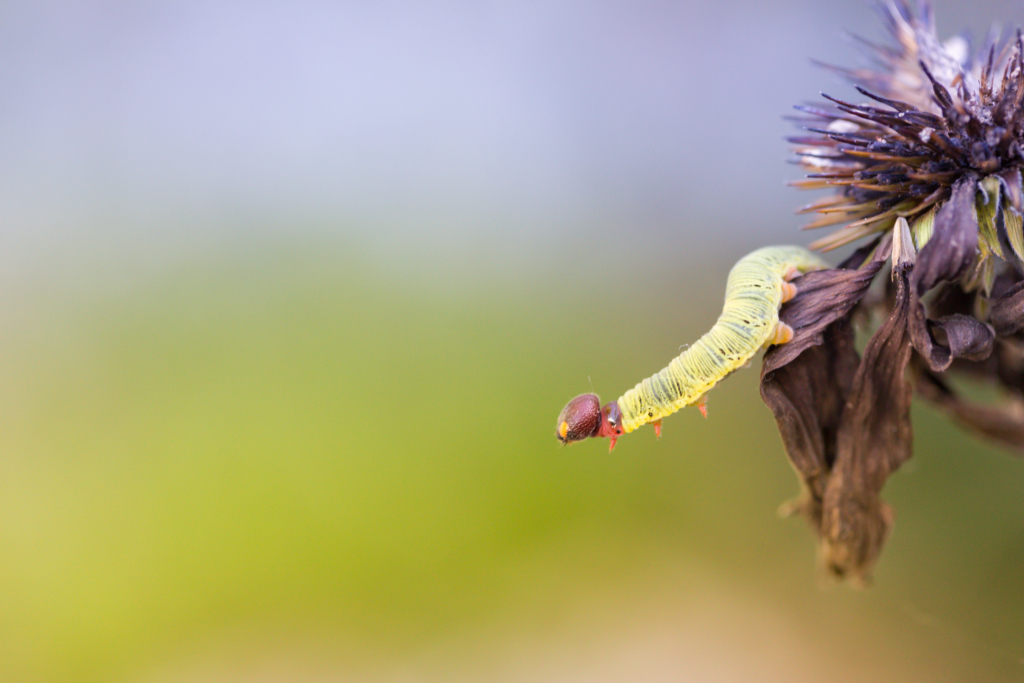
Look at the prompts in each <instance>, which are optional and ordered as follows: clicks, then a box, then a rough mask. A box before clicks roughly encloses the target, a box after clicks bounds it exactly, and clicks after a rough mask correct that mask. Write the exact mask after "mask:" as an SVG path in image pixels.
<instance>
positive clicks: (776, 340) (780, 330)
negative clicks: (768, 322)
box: [768, 320, 794, 344]
mask: <svg viewBox="0 0 1024 683" xmlns="http://www.w3.org/2000/svg"><path fill="white" fill-rule="evenodd" d="M793 334H794V332H793V328H792V327H790V326H789V325H787V324H786V323H784V322H782V321H781V320H780V321H779V323H778V324H777V325H776V326H775V332H773V333H772V336H771V338H770V339H769V340H768V343H769V344H785V343H786V342H789V341H791V340H792V339H793Z"/></svg>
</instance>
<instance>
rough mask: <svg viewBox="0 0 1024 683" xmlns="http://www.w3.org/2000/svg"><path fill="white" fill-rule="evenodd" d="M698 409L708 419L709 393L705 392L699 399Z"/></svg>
mask: <svg viewBox="0 0 1024 683" xmlns="http://www.w3.org/2000/svg"><path fill="white" fill-rule="evenodd" d="M697 410H699V411H700V414H701V415H703V416H704V419H705V420H706V419H708V395H707V394H704V395H703V396H701V397H700V398H698V399H697Z"/></svg>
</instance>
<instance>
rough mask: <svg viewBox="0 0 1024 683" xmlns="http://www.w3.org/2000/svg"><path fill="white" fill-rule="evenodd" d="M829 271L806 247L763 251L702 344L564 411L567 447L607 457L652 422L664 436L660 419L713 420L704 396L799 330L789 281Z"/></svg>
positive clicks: (728, 290)
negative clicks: (793, 323) (602, 440)
mask: <svg viewBox="0 0 1024 683" xmlns="http://www.w3.org/2000/svg"><path fill="white" fill-rule="evenodd" d="M828 267H829V266H828V264H826V263H825V262H824V261H822V260H821V259H820V258H818V257H817V256H816V255H814V254H812V253H811V252H809V251H807V250H806V249H804V248H803V247H793V246H784V247H764V248H763V249H758V250H757V251H755V252H752V253H750V254H747V255H746V256H744V257H743V258H741V259H740V260H739V261H737V262H736V265H734V266H733V268H732V270H731V271H730V272H729V279H728V281H727V282H726V285H725V306H724V308H723V309H722V314H721V315H720V316H719V317H718V321H717V322H716V323H715V325H714V326H713V327H712V328H711V330H710V331H708V332H707V334H705V335H704V336H703V337H701V338H700V339H698V340H697V342H696V343H694V344H693V345H692V346H690V347H689V348H688V349H686V350H685V351H683V352H682V353H681V354H679V356H677V357H676V358H673V359H672V362H671V363H669V364H668V367H666V368H665V369H663V370H662V371H661V372H659V373H657V374H655V375H652V376H651V377H648V378H647V379H645V380H643V381H642V382H640V383H639V384H637V385H636V386H635V387H633V388H632V389H630V390H629V391H627V392H626V393H625V394H623V395H622V396H621V397H619V399H618V400H617V401H613V402H611V403H609V404H607V405H606V406H604V407H603V408H601V407H600V406H601V400H600V399H599V398H598V397H597V395H596V394H582V395H580V396H577V397H576V398H574V399H573V400H571V401H569V403H568V404H567V405H566V406H565V408H563V409H562V412H561V414H559V416H558V422H557V423H556V427H555V433H556V435H557V436H558V440H559V441H561V442H562V443H573V442H574V441H582V440H583V439H586V438H589V437H608V438H609V439H610V440H611V445H610V448H609V449H608V450H609V451H610V450H611V449H613V448H615V441H616V439H618V437H620V436H621V435H623V434H628V433H629V432H632V431H633V430H634V429H637V428H639V427H642V426H643V425H645V424H647V423H649V422H650V423H653V424H654V431H655V434H656V435H658V436H659V437H660V436H661V418H663V417H665V416H667V415H671V414H672V413H674V412H676V411H677V410H679V409H680V408H685V407H686V406H689V405H693V404H694V403H696V404H697V407H698V408H700V411H701V413H702V414H703V415H704V416H705V417H707V410H706V408H705V406H704V399H705V395H706V394H707V392H708V391H709V390H711V388H712V387H714V386H715V385H716V384H718V382H720V381H721V380H722V379H724V378H725V377H726V376H727V375H729V373H731V372H733V371H734V370H736V369H737V368H739V367H741V366H743V365H744V364H746V362H747V361H749V360H750V359H751V358H752V357H753V355H754V354H755V353H757V352H758V350H759V349H760V348H761V347H762V346H765V345H766V344H785V343H786V342H788V341H789V340H791V339H792V338H793V330H792V328H790V327H789V326H788V325H786V324H785V323H782V322H780V321H779V307H780V306H782V304H783V303H785V302H786V301H789V300H790V299H792V298H793V297H794V296H796V286H795V285H793V284H792V283H791V282H790V280H792V279H793V278H795V277H797V276H799V275H801V274H802V273H806V272H808V271H812V270H821V269H823V268H828Z"/></svg>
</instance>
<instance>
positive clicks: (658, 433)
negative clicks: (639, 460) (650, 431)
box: [651, 420, 661, 439]
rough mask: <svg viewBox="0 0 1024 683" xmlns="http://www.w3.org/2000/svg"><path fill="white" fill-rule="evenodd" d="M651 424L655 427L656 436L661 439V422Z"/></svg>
mask: <svg viewBox="0 0 1024 683" xmlns="http://www.w3.org/2000/svg"><path fill="white" fill-rule="evenodd" d="M651 424H652V425H654V436H655V437H657V438H659V439H660V438H661V420H655V421H654V422H652V423H651Z"/></svg>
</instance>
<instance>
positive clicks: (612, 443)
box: [608, 434, 619, 453]
mask: <svg viewBox="0 0 1024 683" xmlns="http://www.w3.org/2000/svg"><path fill="white" fill-rule="evenodd" d="M618 438H619V436H618V434H612V435H611V436H609V437H608V452H609V453H611V452H612V451H614V450H615V441H616V439H618Z"/></svg>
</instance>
